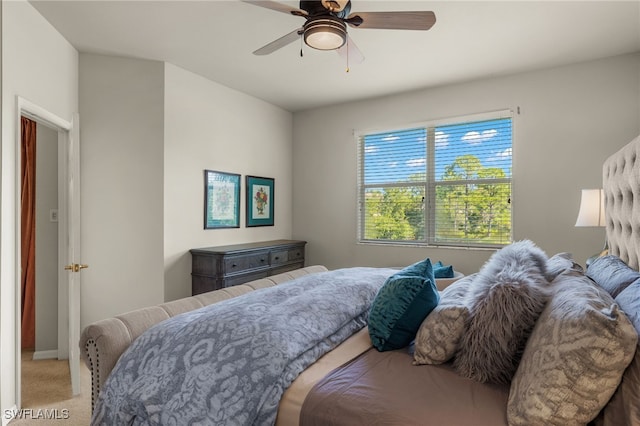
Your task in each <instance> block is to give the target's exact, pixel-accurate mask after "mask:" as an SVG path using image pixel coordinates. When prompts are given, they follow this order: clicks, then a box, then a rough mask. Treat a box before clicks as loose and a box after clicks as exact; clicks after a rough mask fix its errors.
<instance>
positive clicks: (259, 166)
mask: <svg viewBox="0 0 640 426" xmlns="http://www.w3.org/2000/svg"><path fill="white" fill-rule="evenodd" d="M164 126H165V133H164V147H165V150H164V265H165V294H164V297H165V299H166V300H173V299H176V298H180V297H185V296H189V295H191V255H190V254H189V249H192V248H199V247H209V246H215V245H221V244H235V243H244V242H252V241H263V240H271V239H278V238H290V237H291V229H292V197H291V191H292V186H291V181H292V164H291V163H292V152H291V147H292V114H291V113H289V112H286V111H284V110H282V109H280V108H278V107H275V106H273V105H271V104H268V103H266V102H263V101H261V100H258V99H256V98H253V97H251V96H248V95H245V94H243V93H240V92H238V91H235V90H232V89H229V88H227V87H225V86H222V85H220V84H217V83H214V82H212V81H209V80H207V79H205V78H203V77H200V76H198V75H196V74H193V73H191V72H189V71H185V70H183V69H181V68H179V67H176V66H174V65H171V64H166V66H165V120H164ZM205 169H210V170H218V171H223V172H229V173H236V174H241V175H242V177H241V179H242V190H241V203H240V205H241V208H240V228H232V229H209V230H205V229H204V223H203V217H204V170H205ZM246 175H255V176H263V177H270V178H275V190H274V195H275V206H274V207H275V213H274V221H275V226H266V227H255V228H247V227H245V206H246V200H245V188H244V182H245V176H246Z"/></svg>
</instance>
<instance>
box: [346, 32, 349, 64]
mask: <svg viewBox="0 0 640 426" xmlns="http://www.w3.org/2000/svg"><path fill="white" fill-rule="evenodd" d="M346 72H349V37H347V69H346Z"/></svg>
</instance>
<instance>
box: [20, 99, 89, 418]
mask: <svg viewBox="0 0 640 426" xmlns="http://www.w3.org/2000/svg"><path fill="white" fill-rule="evenodd" d="M17 112H18V114H17V117H18V120H17V123H16V126H17V129H16V134H17V138H16V166H17V167H16V206H18V207H17V212H16V213H17V219H18V220H17V221H16V235H17V236H18V238H17V241H18V247H17V250H16V266H17V268H18V270H20V269H22V261H23V259H22V257H23V253H24V252H25V251H23V250H22V245H23V242H22V239H21V238H20V236H21V234H22V221H23V218H22V215H21V214H20V213H21V208H22V196H23V195H24V191H23V188H22V182H21V181H22V176H21V172H22V156H23V155H24V154H23V153H22V150H21V148H22V134H21V131H20V130H19V129H20V128H21V122H22V120H23V118H26V119H29V120H31V121H33V122H35V123H37V125H38V129H39V130H41V131H40V133H41V134H42V135H43V136H45V138H44V140H41V141H39V142H42V143H39V144H38V145H42V146H43V147H44V148H43V149H42V151H43V152H42V153H41V154H44V155H46V159H44V158H42V156H40V155H38V156H37V157H35V156H34V158H35V160H34V161H37V162H38V164H37V171H38V172H40V173H42V174H45V175H46V179H47V180H49V182H46V183H45V185H44V186H42V187H41V188H39V191H37V192H38V194H36V195H35V197H36V198H37V199H36V202H35V204H38V203H39V204H40V205H39V206H36V212H37V213H35V214H34V216H39V217H40V220H41V222H38V223H39V224H40V228H42V229H41V230H44V229H45V228H49V229H48V231H49V236H48V237H47V236H45V237H42V236H41V235H40V233H37V234H36V236H37V237H40V238H39V240H40V241H37V242H36V243H35V246H36V247H37V250H34V252H35V257H36V258H37V259H39V260H37V261H35V262H34V267H35V268H37V270H36V271H35V273H34V272H32V273H34V274H35V275H36V280H35V281H36V283H37V284H36V288H35V298H34V300H35V301H34V305H38V306H37V307H36V313H37V312H39V311H40V308H42V307H44V308H45V310H44V311H43V312H40V317H41V318H39V319H38V318H36V321H35V322H36V324H35V325H34V327H35V329H36V330H38V326H39V325H40V324H39V322H41V321H43V320H45V318H48V319H49V322H50V323H53V324H55V325H49V328H48V330H49V331H47V329H42V332H41V333H38V332H37V331H36V336H35V339H34V341H33V346H34V347H33V350H34V351H35V352H34V354H35V355H36V356H38V357H42V358H57V359H68V360H69V361H68V364H69V373H70V377H71V386H72V390H73V391H72V393H73V395H77V394H78V393H80V379H79V374H80V368H79V367H80V365H79V348H78V341H79V328H80V287H79V284H80V278H79V276H78V275H79V274H75V273H71V272H72V270H73V269H74V268H69V267H67V264H68V263H70V264H72V266H73V261H74V260H75V259H76V257H79V228H80V216H79V205H80V204H79V177H80V173H79V171H80V166H79V162H80V158H79V150H78V146H79V140H78V139H79V138H78V135H79V129H78V122H77V120H78V117H77V114H75V115H74V117H73V119H72V121H71V122H69V121H66V120H63V119H61V118H59V117H57V116H56V115H54V114H52V113H50V112H49V111H47V110H45V109H43V108H41V107H39V106H37V105H35V104H32V103H30V102H29V101H27V100H25V99H22V98H20V97H18V111H17ZM47 138H48V140H47ZM47 141H48V142H49V143H48V144H47V146H45V143H46V142H47ZM38 145H36V147H37V148H39V147H40V146H38ZM40 163H42V164H40ZM41 166H44V168H43V170H46V172H42V171H41V170H40V169H41ZM52 169H53V170H52ZM44 177H45V176H41V178H44ZM39 180H41V179H39ZM42 188H44V189H42ZM52 193H56V196H55V197H52V195H53V194H52ZM43 200H44V201H43ZM38 223H36V225H38ZM36 227H37V226H36ZM52 253H55V254H52ZM38 263H44V264H45V266H44V267H43V268H42V269H41V268H40V266H42V265H38ZM38 271H39V272H40V275H41V277H40V278H42V279H39V278H38V277H37V275H38ZM21 281H22V280H21V277H20V276H18V277H17V280H16V355H15V356H16V377H15V383H16V393H15V394H16V398H17V401H16V402H17V406H18V408H21V407H22V398H21V397H22V394H21V392H22V384H21V380H22V362H21V360H22V346H23V345H22V315H21V314H22V304H23V289H22V282H21ZM52 283H53V284H52ZM40 284H43V285H45V284H46V286H47V287H46V289H45V290H42V292H44V293H43V294H40V293H41V288H40V287H41V286H40ZM52 287H53V288H52ZM53 293H57V294H56V295H55V296H52V294H53ZM42 297H48V298H49V300H48V301H40V302H39V303H38V299H41V298H42ZM51 299H53V300H51ZM47 305H49V306H47ZM51 305H56V306H55V309H48V310H47V309H46V308H47V307H48V308H52V306H51ZM52 311H55V313H52ZM52 317H53V318H54V319H51V318H52ZM51 327H53V328H55V332H53V331H51V330H52V328H51ZM45 334H49V336H47V337H44V335H45ZM51 334H56V335H57V338H52V336H50V335H51ZM39 335H40V336H39ZM39 337H40V338H39ZM40 349H41V350H40Z"/></svg>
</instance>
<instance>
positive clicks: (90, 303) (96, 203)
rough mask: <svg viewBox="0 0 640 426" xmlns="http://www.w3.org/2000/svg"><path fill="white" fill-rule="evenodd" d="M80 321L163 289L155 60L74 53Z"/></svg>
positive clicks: (150, 298)
mask: <svg viewBox="0 0 640 426" xmlns="http://www.w3.org/2000/svg"><path fill="white" fill-rule="evenodd" d="M79 90H80V114H81V116H80V147H81V148H80V159H81V160H80V163H81V172H80V173H81V180H82V186H81V209H82V224H81V227H82V236H81V244H82V262H83V263H87V264H89V268H88V269H86V270H84V271H83V272H82V274H83V275H82V299H81V306H82V313H81V327H84V326H86V325H88V324H90V323H91V322H93V321H96V320H99V319H103V318H107V317H111V316H113V315H116V314H118V313H122V312H126V311H129V310H132V309H136V308H140V307H143V306H148V305H153V304H157V303H161V302H162V301H163V300H164V298H163V296H164V294H163V278H164V277H163V269H164V268H163V230H162V227H163V216H164V213H163V194H162V192H163V158H164V157H163V150H164V146H163V132H164V130H163V128H164V125H163V120H164V111H163V110H164V106H163V102H164V65H163V63H162V62H156V61H146V60H138V59H126V58H120V57H112V56H103V55H92V54H84V53H83V54H81V55H80V78H79Z"/></svg>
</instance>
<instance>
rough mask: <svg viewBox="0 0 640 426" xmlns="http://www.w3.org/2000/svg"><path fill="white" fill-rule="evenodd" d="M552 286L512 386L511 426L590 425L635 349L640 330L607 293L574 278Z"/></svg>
mask: <svg viewBox="0 0 640 426" xmlns="http://www.w3.org/2000/svg"><path fill="white" fill-rule="evenodd" d="M553 287H554V291H555V293H554V294H553V296H552V298H551V300H550V301H549V303H548V304H547V307H546V308H545V309H544V311H543V312H542V314H541V315H540V318H539V319H538V322H537V324H536V326H535V328H534V330H533V333H532V334H531V337H530V338H529V342H528V343H527V346H526V349H525V351H524V354H523V356H522V360H521V362H520V366H519V367H518V371H517V372H516V374H515V376H514V378H513V381H512V382H511V389H510V392H509V402H508V406H507V418H508V421H509V424H510V425H558V426H571V425H585V424H587V423H589V422H590V421H591V420H593V419H594V418H595V417H596V416H597V415H598V412H599V411H600V410H601V409H602V408H603V407H604V406H605V404H606V403H607V401H608V400H609V398H611V395H612V394H613V393H614V391H615V390H616V388H617V387H618V384H619V383H620V379H621V377H622V374H623V372H624V370H625V368H626V367H627V365H629V362H630V361H631V359H632V358H633V355H634V352H635V349H636V343H637V339H638V336H637V334H636V330H635V329H634V328H633V325H632V324H631V323H630V322H629V320H628V319H627V317H626V316H625V315H624V313H622V311H620V309H619V308H618V305H616V304H615V302H614V301H613V299H612V298H611V296H610V295H609V294H608V293H607V292H606V291H604V290H603V289H601V288H599V287H598V286H596V285H595V284H593V283H592V282H591V281H590V280H589V279H588V278H587V277H585V276H576V275H572V274H562V275H560V276H558V277H557V278H556V280H555V281H554V285H553Z"/></svg>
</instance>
